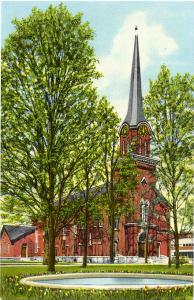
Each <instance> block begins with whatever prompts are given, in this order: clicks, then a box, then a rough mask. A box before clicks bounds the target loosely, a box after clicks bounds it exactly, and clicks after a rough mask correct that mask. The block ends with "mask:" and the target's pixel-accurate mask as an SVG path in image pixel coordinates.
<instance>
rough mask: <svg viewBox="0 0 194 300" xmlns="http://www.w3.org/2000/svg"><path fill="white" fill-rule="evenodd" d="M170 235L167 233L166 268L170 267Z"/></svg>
mask: <svg viewBox="0 0 194 300" xmlns="http://www.w3.org/2000/svg"><path fill="white" fill-rule="evenodd" d="M169 235H170V233H168V238H167V255H168V267H169V268H170V267H171V253H170V238H169Z"/></svg>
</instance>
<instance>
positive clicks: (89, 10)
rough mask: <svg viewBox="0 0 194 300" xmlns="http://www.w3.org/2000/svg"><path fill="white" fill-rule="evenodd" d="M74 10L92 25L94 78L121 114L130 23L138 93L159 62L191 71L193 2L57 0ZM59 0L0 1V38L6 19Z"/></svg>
mask: <svg viewBox="0 0 194 300" xmlns="http://www.w3.org/2000/svg"><path fill="white" fill-rule="evenodd" d="M63 2H64V3H65V4H66V5H67V7H68V8H69V10H70V11H71V12H72V13H73V14H75V13H77V12H79V11H82V12H83V13H84V20H87V21H89V22H90V24H91V27H92V28H93V29H94V31H95V35H96V36H95V40H94V42H93V45H94V47H95V50H96V55H97V57H98V58H99V60H100V64H99V66H98V69H99V70H100V71H102V72H103V74H104V77H103V78H102V79H100V81H99V82H98V83H97V86H98V88H99V93H100V94H101V95H106V96H107V97H108V100H109V101H110V102H111V104H112V105H114V106H115V108H116V110H117V111H118V113H119V115H120V117H121V118H124V116H125V113H126V111H127V103H128V94H129V82H130V73H131V62H132V51H133V43H134V27H135V25H138V27H139V30H138V35H139V46H140V61H141V73H142V89H143V94H145V93H146V91H147V89H148V86H149V79H155V78H156V76H157V74H158V72H159V70H160V66H161V65H162V64H163V63H165V64H166V65H167V66H168V67H169V68H170V69H171V71H172V73H173V74H175V73H177V72H180V73H185V72H190V73H191V74H194V72H193V70H194V2H191V1H190V2H183V1H173V2H165V1H162V2H160V1H156V2H151V1H142V2H141V1H134V2H132V1H106V2H105V1H83V2H82V1H78V2H76V1H63ZM51 3H52V4H56V5H57V4H59V3H60V2H59V1H52V2H51V1H2V4H1V26H2V30H1V37H2V44H3V42H4V40H5V38H6V37H7V36H8V34H9V33H10V32H11V31H13V30H14V27H13V25H12V24H11V20H12V19H13V18H15V17H16V18H19V19H20V18H24V17H26V16H28V15H29V14H30V12H31V9H32V7H34V6H37V7H38V8H41V9H46V8H47V7H48V5H49V4H51Z"/></svg>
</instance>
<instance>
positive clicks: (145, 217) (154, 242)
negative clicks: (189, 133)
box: [56, 28, 168, 257]
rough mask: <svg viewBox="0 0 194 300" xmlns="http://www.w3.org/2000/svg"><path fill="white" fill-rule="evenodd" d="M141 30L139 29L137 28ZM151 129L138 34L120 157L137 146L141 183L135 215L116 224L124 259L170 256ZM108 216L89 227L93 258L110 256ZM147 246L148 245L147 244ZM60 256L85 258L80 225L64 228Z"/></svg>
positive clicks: (117, 249)
mask: <svg viewBox="0 0 194 300" xmlns="http://www.w3.org/2000/svg"><path fill="white" fill-rule="evenodd" d="M136 30H137V28H136ZM150 140H151V126H150V124H149V122H148V121H147V120H146V118H145V116H144V112H143V103H142V90H141V72H140V57H139V45H138V35H137V34H136V35H135V43H134V52H133V60H132V70H131V84H130V92H129V100H128V111H127V113H126V117H125V119H124V121H123V122H122V125H121V129H120V155H121V157H123V158H124V156H125V155H127V153H128V149H129V147H130V145H131V143H133V149H134V150H133V159H134V160H135V162H136V166H137V170H138V183H137V187H136V192H135V196H134V199H133V208H134V211H135V213H133V214H130V215H128V216H121V218H120V219H119V220H118V222H117V224H115V240H114V243H115V254H116V255H124V256H139V257H144V256H145V249H146V248H145V246H146V247H147V253H148V256H160V255H167V252H168V247H167V245H168V234H167V232H168V227H167V223H166V218H165V214H167V213H168V210H167V207H166V206H165V204H164V203H160V202H157V201H156V199H157V197H156V196H157V195H156V193H155V190H154V186H155V182H156V178H155V171H156V164H157V160H155V159H153V158H151V157H150ZM107 232H108V217H107V216H106V214H105V213H103V221H102V222H98V221H97V222H96V223H95V224H91V226H90V228H89V246H88V255H89V256H109V237H108V233H107ZM145 243H146V244H145ZM56 255H65V256H68V255H70V256H82V255H83V232H82V230H81V228H80V227H79V225H73V226H68V227H67V228H64V230H63V232H62V233H61V236H59V238H58V239H57V242H56Z"/></svg>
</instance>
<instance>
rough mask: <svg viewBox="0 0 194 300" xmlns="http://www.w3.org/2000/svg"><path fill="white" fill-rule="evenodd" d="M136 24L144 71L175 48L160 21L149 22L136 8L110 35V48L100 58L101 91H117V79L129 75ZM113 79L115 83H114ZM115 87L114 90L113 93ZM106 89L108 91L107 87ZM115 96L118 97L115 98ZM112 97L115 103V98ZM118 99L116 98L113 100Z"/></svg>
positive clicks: (173, 42)
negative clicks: (155, 22)
mask: <svg viewBox="0 0 194 300" xmlns="http://www.w3.org/2000/svg"><path fill="white" fill-rule="evenodd" d="M136 25H137V26H138V28H139V30H138V36H139V50H140V64H141V71H142V72H143V71H144V70H145V69H146V67H147V66H148V65H150V64H151V63H152V62H154V61H156V60H158V59H160V60H161V63H162V59H163V58H164V57H165V56H167V55H169V54H172V53H173V52H175V51H176V50H177V49H178V45H177V43H176V41H175V40H174V39H173V38H172V37H170V36H169V34H168V33H166V32H165V30H164V28H163V27H162V25H160V24H159V25H151V24H149V23H148V17H147V14H146V13H145V12H143V11H138V12H135V13H133V14H130V15H128V16H127V17H126V18H125V19H124V22H123V25H122V27H121V29H120V30H119V32H118V33H117V34H116V35H115V37H114V39H113V44H112V48H111V50H110V52H109V53H108V54H107V55H105V56H102V57H100V58H99V60H100V64H99V66H98V69H99V71H101V72H102V73H103V75H104V77H103V78H102V79H100V80H99V81H98V83H97V85H98V88H99V90H100V92H101V93H105V94H110V89H111V94H112V95H113V94H117V96H118V98H121V97H122V95H121V94H120V95H119V91H118V87H119V82H123V81H124V80H126V79H127V78H129V77H130V72H131V63H132V55H133V47H134V28H135V26H136ZM115 83H116V84H115ZM114 89H115V93H114ZM108 90H109V91H108ZM118 98H117V99H118ZM109 100H113V101H111V103H112V104H114V103H113V102H114V99H109ZM125 101H127V99H126V100H125ZM116 102H117V103H118V101H116Z"/></svg>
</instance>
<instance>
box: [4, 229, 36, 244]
mask: <svg viewBox="0 0 194 300" xmlns="http://www.w3.org/2000/svg"><path fill="white" fill-rule="evenodd" d="M4 230H5V231H6V233H7V235H8V237H9V239H10V241H11V243H12V244H14V243H15V242H16V241H18V240H20V239H21V238H23V237H25V236H27V235H28V234H31V233H33V232H35V230H36V226H22V225H3V227H2V230H1V236H2V234H3V231H4Z"/></svg>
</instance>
